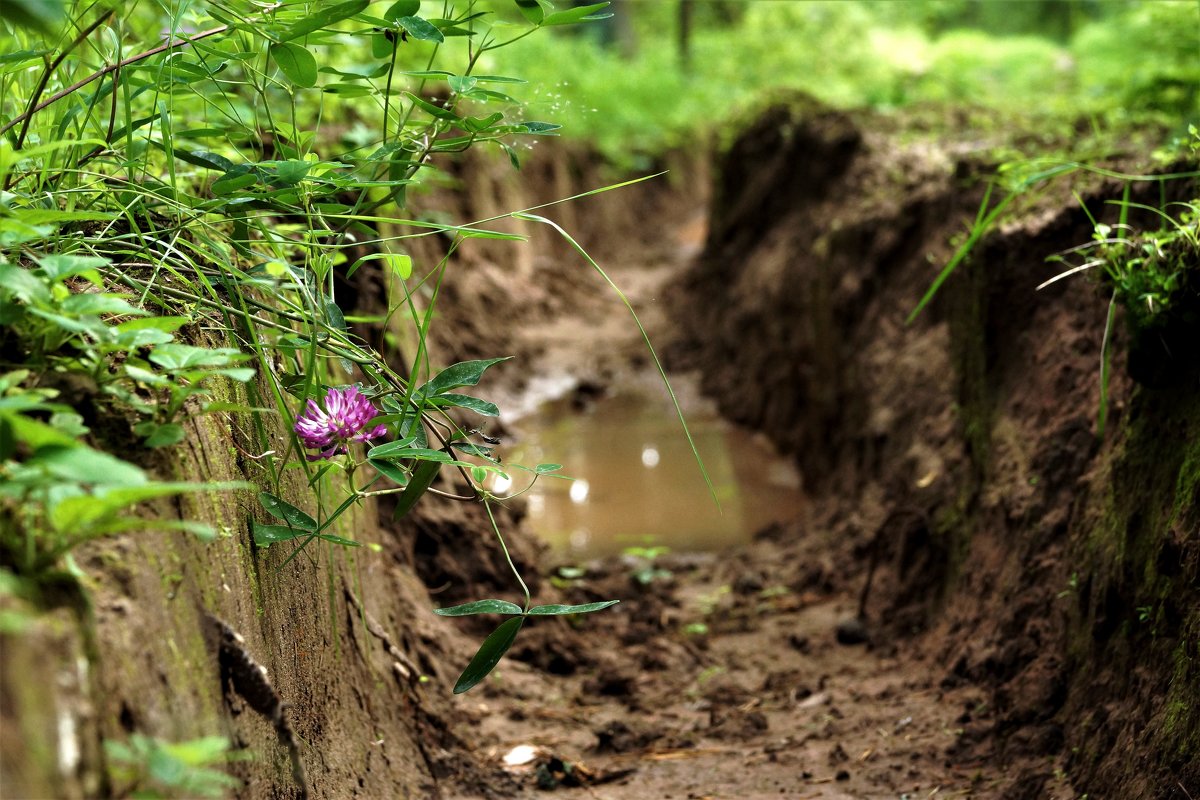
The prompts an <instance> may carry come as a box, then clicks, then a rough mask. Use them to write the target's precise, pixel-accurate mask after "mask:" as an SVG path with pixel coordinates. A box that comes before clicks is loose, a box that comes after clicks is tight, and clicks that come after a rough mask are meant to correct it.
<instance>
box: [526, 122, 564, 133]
mask: <svg viewBox="0 0 1200 800" xmlns="http://www.w3.org/2000/svg"><path fill="white" fill-rule="evenodd" d="M515 127H516V128H518V129H523V130H524V131H525V132H526V133H549V132H550V131H556V130H558V129H560V128H561V127H562V125H556V124H555V123H553V122H519V123H517V125H516V126H515ZM518 132H520V131H519V130H518Z"/></svg>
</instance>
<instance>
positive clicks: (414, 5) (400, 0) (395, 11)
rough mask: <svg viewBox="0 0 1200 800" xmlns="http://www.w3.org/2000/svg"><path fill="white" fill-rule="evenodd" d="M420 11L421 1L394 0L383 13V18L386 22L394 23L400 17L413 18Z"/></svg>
mask: <svg viewBox="0 0 1200 800" xmlns="http://www.w3.org/2000/svg"><path fill="white" fill-rule="evenodd" d="M420 10H421V0H396V2H394V3H392V4H391V5H390V6H389V7H388V10H387V11H385V12H383V18H384V19H386V20H387V21H388V22H395V21H396V20H398V19H400V18H401V17H411V16H414V15H415V14H416V13H417V12H418V11H420Z"/></svg>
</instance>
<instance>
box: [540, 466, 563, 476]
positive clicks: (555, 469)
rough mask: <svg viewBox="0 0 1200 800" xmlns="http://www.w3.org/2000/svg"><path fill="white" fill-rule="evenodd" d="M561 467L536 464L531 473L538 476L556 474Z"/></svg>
mask: <svg viewBox="0 0 1200 800" xmlns="http://www.w3.org/2000/svg"><path fill="white" fill-rule="evenodd" d="M562 467H563V465H562V464H538V465H537V466H536V467H534V468H533V471H534V472H536V473H537V474H538V475H549V474H550V473H552V472H558V471H559V470H560V469H562Z"/></svg>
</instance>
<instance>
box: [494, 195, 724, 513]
mask: <svg viewBox="0 0 1200 800" xmlns="http://www.w3.org/2000/svg"><path fill="white" fill-rule="evenodd" d="M511 216H512V217H513V218H515V219H523V220H528V221H529V222H540V223H542V224H543V225H549V226H550V227H551V228H553V229H554V230H556V231H558V234H559V235H560V236H562V237H563V238H564V239H565V240H566V241H567V243H568V244H570V245H571V247H573V248H575V252H577V253H579V255H581V256H583V258H584V260H585V261H587V262H588V264H590V265H591V267H592V269H594V270H596V272H597V273H599V274H600V277H601V278H603V279H604V282H605V283H607V284H608V285H609V288H611V289H612V290H613V291H614V292H616V295H617V297H618V298H620V300H621V303H623V304H624V306H625V308H626V309H627V310H628V311H629V315H630V316H631V317H633V322H634V324H635V325H637V329H638V332H639V333H641V335H642V341H643V342H644V343H645V345H646V349H647V350H648V351H649V352H650V358H651V359H653V361H654V367H655V369H657V370H658V375H659V377H660V378H662V382H663V386H665V387H666V389H667V394H668V395H670V397H671V403H672V404H674V406H675V414H676V416H678V417H679V424H680V425H681V426H682V427H683V435H684V436H685V437H687V443H688V447H690V448H691V450H692V457H693V458H695V459H696V466H697V467H699V468H700V474H701V475H702V476H703V477H704V484H705V485H706V486H707V487H708V493H709V495H711V496H712V499H713V502H714V503H716V505H717V508H718V509H719V508H721V500H720V499H719V498H718V497H717V490H716V487H714V486H713V482H712V479H711V478H710V477H709V475H708V469H707V468H705V466H704V459H702V458H701V457H700V451H699V450H698V449H697V448H696V440H695V439H693V438H692V432H691V430H689V429H688V424H687V419H685V418H684V416H683V409H682V408H681V407H680V405H679V398H677V397H676V396H675V390H674V389H673V388H671V381H670V379H669V378H667V371H666V369H664V368H663V365H662V361H660V360H659V358H658V353H657V352H656V351H655V349H654V345H653V344H651V342H650V335H649V334H647V333H646V328H645V327H644V326H643V325H642V320H641V319H640V318H639V317H638V315H637V312H636V311H634V310H633V304H632V303H630V302H629V298H628V297H626V296H625V293H624V292H622V291H621V287H619V286H617V284H616V282H615V281H613V279H612V278H611V277H609V275H608V273H607V272H605V270H604V268H603V267H601V266H600V265H599V264H597V263H596V260H595V259H594V258H592V257H591V255H589V254H588V252H587V250H585V249H583V246H582V245H580V244H579V242H577V241H575V239H574V237H572V236H571V234H569V233H567V232H566V231H565V230H563V228H562V226H561V225H559V224H558V223H557V222H555V221H554V220H551V219H547V218H546V217H542V216H538V215H537V214H527V213H524V212H519V213H515V214H512V215H511Z"/></svg>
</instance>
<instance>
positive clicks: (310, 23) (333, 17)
mask: <svg viewBox="0 0 1200 800" xmlns="http://www.w3.org/2000/svg"><path fill="white" fill-rule="evenodd" d="M368 5H370V0H347V2H344V3H338V4H336V5H332V6H326V7H325V8H322V9H320V10H318V11H317V12H316V13H313V14H310V15H309V16H307V17H305V18H304V19H302V20H300V21H299V22H297V23H296V24H295V25H293V26H292V27H290V28H288V29H287V30H285V31H284V32H283V33H282V34H280V36H279V41H281V42H287V41H291V40H292V39H298V38H300V37H301V36H307V35H308V34H310V33H313V32H314V31H319V30H321V29H322V28H325V27H328V26H329V25H332V24H334V23H335V22H341V21H342V20H344V19H349V18H350V17H353V16H354V15H355V14H357V13H359V12H360V11H362V10H363V9H365V8H366V7H367V6H368ZM417 5H420V0H417Z"/></svg>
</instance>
